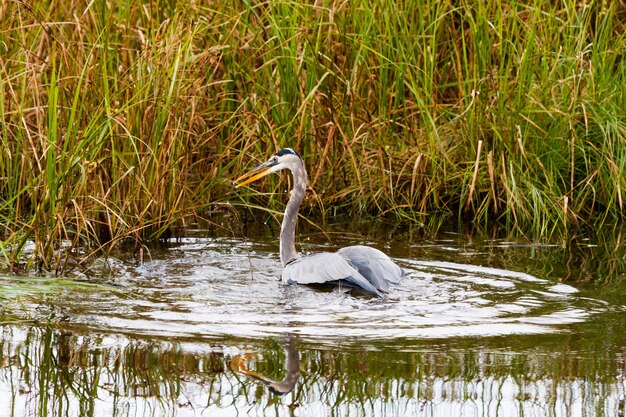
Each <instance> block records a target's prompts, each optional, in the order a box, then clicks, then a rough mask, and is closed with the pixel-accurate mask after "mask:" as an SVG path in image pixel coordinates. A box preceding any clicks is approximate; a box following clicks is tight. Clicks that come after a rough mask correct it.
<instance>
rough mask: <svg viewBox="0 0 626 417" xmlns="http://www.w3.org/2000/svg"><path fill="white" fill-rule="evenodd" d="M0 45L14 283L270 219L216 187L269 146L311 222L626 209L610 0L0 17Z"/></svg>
mask: <svg viewBox="0 0 626 417" xmlns="http://www.w3.org/2000/svg"><path fill="white" fill-rule="evenodd" d="M0 51H1V53H0V139H1V146H2V149H3V154H2V159H1V160H0V216H1V223H2V230H0V234H1V235H2V244H1V245H0V252H1V256H0V257H1V258H2V259H4V262H5V263H6V264H8V265H11V266H12V267H13V268H14V269H19V268H20V265H18V264H17V263H16V262H17V260H18V259H21V256H22V253H23V252H24V250H25V248H26V249H28V253H31V254H32V255H31V256H30V259H31V261H32V262H36V263H37V264H38V265H40V266H41V267H43V268H45V269H57V270H61V269H63V268H65V267H66V266H67V265H69V264H68V263H69V262H74V261H75V260H76V259H77V258H76V256H75V255H76V254H78V255H80V257H82V256H85V255H88V254H90V253H96V252H98V251H101V250H105V251H106V250H109V249H110V248H112V247H114V246H115V245H116V244H118V243H120V242H128V241H129V240H130V241H134V242H136V244H137V245H140V244H141V242H142V241H144V240H145V239H146V238H151V237H158V236H160V235H161V234H162V233H164V232H165V231H167V230H169V229H171V227H173V226H177V225H180V224H182V223H184V219H185V218H186V216H189V215H194V214H200V215H205V214H207V213H208V212H209V211H210V210H211V209H213V208H216V207H221V206H223V205H224V204H225V203H238V204H250V205H253V204H256V203H261V204H266V203H267V200H268V197H267V196H262V197H255V196H254V195H252V194H251V195H246V193H245V192H238V193H233V190H232V187H231V184H230V182H229V180H230V179H231V178H232V177H233V176H234V175H237V174H240V173H242V172H243V171H244V170H245V169H247V168H249V167H250V166H251V165H252V164H255V163H256V162H258V161H259V160H260V159H263V158H265V157H267V156H268V155H269V154H271V153H272V152H274V151H275V150H276V149H277V148H280V147H283V146H291V147H293V148H295V149H297V150H298V151H300V152H301V154H303V156H304V158H305V162H306V165H307V166H308V168H309V172H310V185H311V187H312V188H313V189H314V190H315V193H311V194H310V200H309V201H308V203H309V207H311V210H313V211H318V210H323V211H328V210H332V211H340V212H350V213H360V214H362V213H371V214H381V213H385V214H387V215H391V216H396V217H397V218H400V219H404V220H405V221H420V222H425V223H426V224H428V223H429V221H430V219H440V218H445V217H458V218H463V219H466V220H468V221H469V220H471V221H475V222H477V223H479V224H485V225H486V224H489V223H491V222H500V223H504V224H506V225H508V226H509V227H511V228H517V229H519V230H522V231H524V232H525V233H530V234H534V235H538V236H547V235H549V234H551V233H553V232H554V231H556V230H565V229H567V228H569V227H570V226H575V225H580V224H590V225H592V226H593V225H598V224H601V223H607V222H615V221H621V220H623V217H624V213H625V210H626V207H625V205H626V201H624V199H626V192H625V190H626V60H625V59H624V56H625V53H626V8H625V6H624V4H623V3H620V2H589V3H586V4H585V3H584V2H577V1H573V0H566V1H563V2H551V1H537V2H532V3H531V4H525V3H516V2H511V3H508V4H505V5H499V4H492V2H484V1H480V2H446V1H434V0H432V1H431V0H429V1H423V2H400V3H398V4H395V5H392V4H391V3H389V2H386V1H382V0H375V1H373V2H363V3H361V2H353V3H335V2H316V3H314V4H310V3H304V2H273V1H272V2H261V3H255V4H250V3H247V2H226V1H224V2H221V1H218V2H212V3H208V4H206V5H203V4H202V2H197V3H195V2H192V4H188V3H187V2H181V3H180V5H175V4H174V2H159V1H156V2H151V3H149V4H145V5H144V4H139V3H137V2H131V1H120V2H100V1H96V2H88V1H78V2H76V3H74V4H68V3H67V2H62V1H55V0H44V1H39V2H22V1H3V2H1V3H0ZM255 188H257V189H258V190H260V191H265V192H274V191H276V192H277V193H276V194H275V195H274V197H272V198H270V199H269V200H270V203H271V204H272V207H274V208H279V207H280V204H281V201H282V200H283V198H282V197H281V196H282V193H279V192H278V191H282V190H283V189H284V188H285V183H279V179H278V178H274V179H268V180H267V181H266V182H265V183H262V184H259V185H258V186H257V187H255ZM31 242H34V246H33V245H32V243H31ZM59 249H63V250H59Z"/></svg>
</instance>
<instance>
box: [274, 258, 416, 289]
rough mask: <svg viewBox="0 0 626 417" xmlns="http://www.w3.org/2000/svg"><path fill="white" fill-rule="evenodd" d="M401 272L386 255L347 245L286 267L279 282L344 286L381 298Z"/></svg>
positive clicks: (395, 281)
mask: <svg viewBox="0 0 626 417" xmlns="http://www.w3.org/2000/svg"><path fill="white" fill-rule="evenodd" d="M403 275H404V271H403V270H402V268H400V267H399V266H398V265H396V264H395V263H394V262H393V261H392V260H391V259H389V257H388V256H387V255H385V254H384V253H383V252H381V251H379V250H378V249H374V248H370V247H367V246H349V247H347V248H342V249H339V250H338V251H337V252H336V253H330V252H322V253H315V254H311V255H307V256H303V257H301V258H297V259H296V260H294V261H293V262H291V263H289V264H287V265H286V266H285V268H284V270H283V276H282V280H283V282H284V283H287V284H324V283H333V284H338V283H341V282H343V283H345V284H348V286H351V285H352V286H356V287H359V288H361V289H363V290H365V291H367V292H369V293H372V294H377V295H381V292H380V291H388V290H389V286H390V284H399V283H400V278H402V276H403Z"/></svg>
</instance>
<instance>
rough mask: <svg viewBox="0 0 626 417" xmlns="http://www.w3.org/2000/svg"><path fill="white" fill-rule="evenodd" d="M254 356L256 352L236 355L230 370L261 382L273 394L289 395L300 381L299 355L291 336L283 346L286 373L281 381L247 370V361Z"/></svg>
mask: <svg viewBox="0 0 626 417" xmlns="http://www.w3.org/2000/svg"><path fill="white" fill-rule="evenodd" d="M256 355H257V353H256V352H254V353H246V354H243V355H237V356H235V357H233V358H232V359H231V361H230V368H231V369H232V370H233V371H235V372H237V373H239V374H242V375H245V376H247V377H248V378H250V379H252V380H254V381H257V382H261V383H262V384H263V385H265V386H266V387H267V388H268V389H269V390H270V391H271V392H272V393H273V394H276V395H285V394H288V393H290V392H291V391H292V390H293V388H294V387H295V386H296V383H297V382H298V380H299V379H300V353H299V352H298V350H297V349H296V346H295V343H294V338H293V336H292V335H289V339H288V341H287V344H286V345H285V356H286V357H287V361H286V363H285V370H286V371H287V373H286V374H285V377H284V378H283V379H282V380H280V381H278V380H274V379H270V378H268V377H266V376H264V375H261V374H259V373H256V372H253V371H250V370H248V368H247V365H248V361H249V360H250V359H251V358H253V357H255V356H256Z"/></svg>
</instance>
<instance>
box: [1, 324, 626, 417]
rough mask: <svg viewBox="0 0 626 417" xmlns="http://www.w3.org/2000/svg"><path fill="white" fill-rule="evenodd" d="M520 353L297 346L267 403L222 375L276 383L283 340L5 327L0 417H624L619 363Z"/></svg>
mask: <svg viewBox="0 0 626 417" xmlns="http://www.w3.org/2000/svg"><path fill="white" fill-rule="evenodd" d="M518 341H519V344H518V346H517V348H513V349H511V348H510V346H509V347H506V350H507V351H506V352H505V351H504V350H505V347H504V346H499V345H498V343H500V342H498V340H497V338H494V339H493V340H492V342H490V345H486V344H485V342H484V341H483V342H478V340H473V339H460V340H458V341H457V342H452V343H450V341H448V342H447V344H446V345H445V346H443V345H442V346H438V345H437V344H424V345H418V346H415V344H414V343H413V344H411V345H407V346H403V345H402V342H401V341H398V342H397V346H394V347H388V346H385V345H381V346H376V345H370V346H368V347H367V348H366V349H365V348H358V347H351V346H344V347H339V346H338V347H336V348H331V347H326V348H325V349H323V350H319V349H315V348H311V347H309V346H307V345H306V344H305V343H304V342H300V341H297V340H296V341H295V343H294V344H293V345H292V346H294V347H295V348H296V349H297V351H299V354H300V362H299V368H300V373H301V378H300V379H299V380H298V381H297V382H296V383H295V387H294V389H293V391H291V392H289V393H287V394H286V395H284V396H277V395H275V394H272V393H271V392H270V390H268V389H267V388H266V387H265V386H264V384H259V383H258V378H249V377H247V376H245V375H243V374H242V372H240V371H241V369H238V370H237V369H235V370H233V369H232V368H233V367H232V363H233V361H236V360H237V358H241V356H240V355H246V369H247V371H249V372H254V373H255V374H256V375H263V377H264V378H268V379H274V380H281V379H283V377H284V376H285V361H286V353H285V348H287V352H288V351H289V346H290V345H289V344H290V343H292V342H288V341H287V340H286V338H285V339H283V340H276V339H265V340H257V341H255V342H245V341H230V342H229V341H213V342H202V343H198V342H185V341H180V342H170V341H163V340H157V339H142V340H134V339H132V338H126V337H121V336H107V335H78V334H73V333H71V332H68V331H59V330H55V329H53V328H51V327H46V328H38V327H30V328H28V329H24V328H20V327H12V326H5V327H4V328H3V329H2V345H1V346H0V364H1V367H0V403H2V404H3V407H2V408H1V409H0V415H1V416H35V415H39V416H76V415H93V416H103V415H114V416H131V415H132V416H148V415H181V416H183V415H220V416H228V415H258V416H267V415H280V416H282V415H285V416H288V415H311V416H326V415H387V416H398V415H466V416H487V415H489V416H494V415H503V416H504V415H554V416H577V415H580V416H582V415H595V416H617V415H623V414H620V413H623V411H624V395H625V391H626V382H625V378H624V372H625V361H624V356H623V352H622V353H618V352H614V351H606V352H600V353H599V354H598V355H597V356H595V357H593V358H590V357H585V356H584V355H582V356H581V354H580V353H576V352H577V351H578V350H577V349H579V348H580V347H581V346H580V345H576V349H573V348H572V346H571V345H573V344H576V340H575V338H572V339H571V340H570V339H569V338H563V337H561V336H558V335H546V336H540V337H537V336H535V337H534V338H533V339H532V340H531V339H529V338H528V337H523V336H520V337H519V339H518ZM537 342H539V343H537ZM507 343H511V338H508V339H507ZM473 344H475V346H473V347H472V345H473ZM532 345H535V347H534V348H533V347H532ZM255 379H256V381H255ZM329 410H332V412H331V414H329Z"/></svg>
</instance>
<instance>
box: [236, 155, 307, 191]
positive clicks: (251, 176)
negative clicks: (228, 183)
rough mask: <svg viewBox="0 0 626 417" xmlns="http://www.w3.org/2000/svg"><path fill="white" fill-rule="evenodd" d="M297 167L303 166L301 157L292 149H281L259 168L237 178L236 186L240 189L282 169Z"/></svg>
mask: <svg viewBox="0 0 626 417" xmlns="http://www.w3.org/2000/svg"><path fill="white" fill-rule="evenodd" d="M297 165H302V158H301V157H300V155H298V153H297V152H296V151H294V150H293V149H291V148H284V149H281V150H280V151H278V152H276V153H275V154H274V155H273V156H272V157H271V158H270V159H268V160H267V161H265V162H263V163H262V164H261V165H259V166H258V167H256V168H254V169H253V170H251V171H249V172H247V173H245V174H243V175H242V176H241V177H239V178H237V179H236V180H235V182H236V183H237V185H236V186H237V188H239V187H241V186H244V185H246V184H250V183H251V182H254V181H256V180H258V179H259V178H263V177H264V176H266V175H269V174H271V173H273V172H278V171H280V170H281V169H293V168H294V167H295V166H297Z"/></svg>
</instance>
